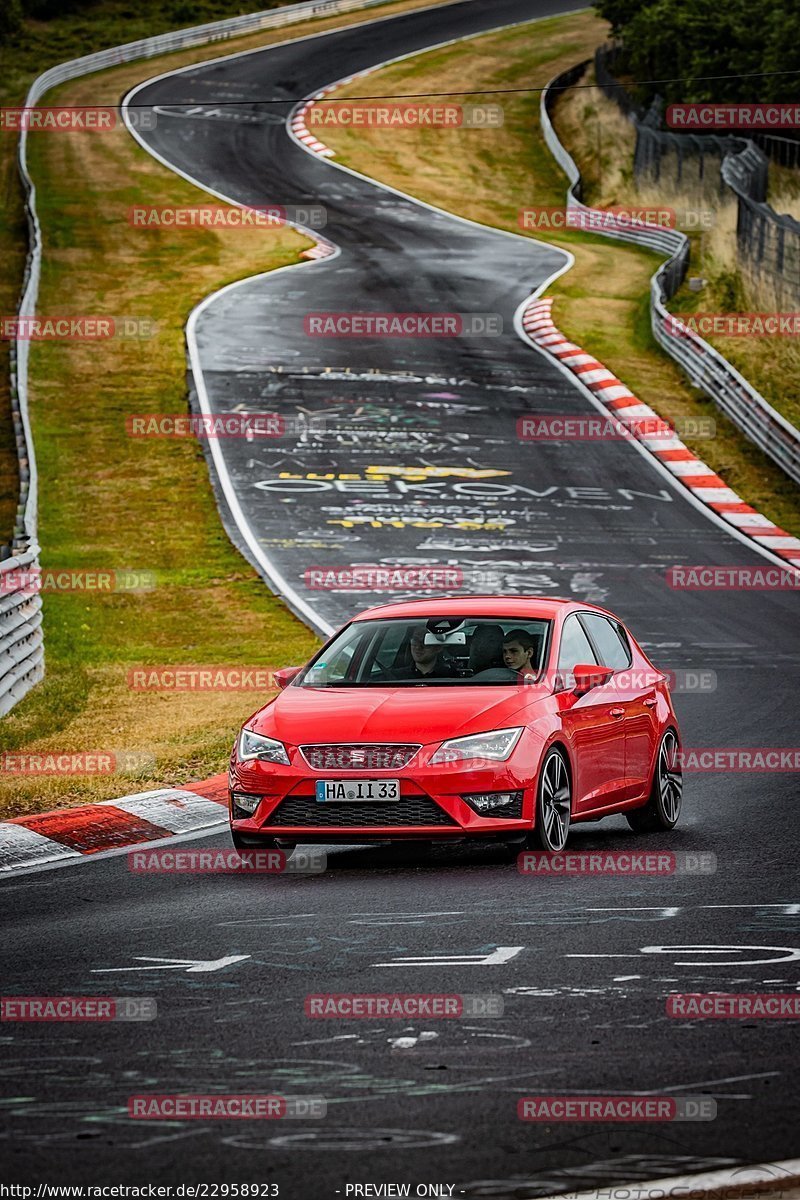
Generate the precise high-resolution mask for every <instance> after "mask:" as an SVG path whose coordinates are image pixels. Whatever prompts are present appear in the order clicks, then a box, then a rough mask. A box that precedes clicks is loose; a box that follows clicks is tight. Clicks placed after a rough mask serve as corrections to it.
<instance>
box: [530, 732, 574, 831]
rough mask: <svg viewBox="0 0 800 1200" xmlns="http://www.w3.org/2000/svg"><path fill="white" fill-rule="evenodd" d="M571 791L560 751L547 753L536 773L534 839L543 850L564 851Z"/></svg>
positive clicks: (569, 814)
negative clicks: (537, 781)
mask: <svg viewBox="0 0 800 1200" xmlns="http://www.w3.org/2000/svg"><path fill="white" fill-rule="evenodd" d="M571 814H572V789H571V787H570V781H569V772H568V770H567V764H566V762H565V761H564V755H563V754H562V753H561V751H560V750H550V751H549V752H548V754H547V756H546V758H545V760H544V762H543V764H542V769H541V772H540V773H539V787H538V789H537V798H536V828H535V829H534V837H535V840H536V842H537V843H538V845H539V846H540V847H541V849H542V850H563V849H564V847H565V845H566V844H567V837H568V836H569V822H570V816H571Z"/></svg>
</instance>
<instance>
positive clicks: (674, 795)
mask: <svg viewBox="0 0 800 1200" xmlns="http://www.w3.org/2000/svg"><path fill="white" fill-rule="evenodd" d="M682 802H683V772H682V770H681V761H680V745H679V743H678V738H677V735H676V733H675V730H674V729H668V730H667V732H666V733H665V734H664V736H663V737H662V739H661V744H660V746H659V747H658V757H657V759H656V770H655V775H654V776H653V787H652V789H651V792H650V799H649V800H648V801H647V804H645V805H644V807H643V808H635V809H634V810H633V812H629V813H626V814H625V815H626V818H627V821H628V824H629V825H630V827H631V829H633V830H635V831H636V832H637V833H646V832H649V831H650V830H655V829H674V828H675V826H676V825H677V823H678V818H679V817H680V815H681V805H682Z"/></svg>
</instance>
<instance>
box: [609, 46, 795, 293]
mask: <svg viewBox="0 0 800 1200" xmlns="http://www.w3.org/2000/svg"><path fill="white" fill-rule="evenodd" d="M619 54H620V48H619V47H617V46H600V47H599V48H598V49H597V51H596V52H595V77H596V79H597V83H598V86H599V87H600V88H601V90H602V91H603V93H604V95H606V96H608V98H609V99H611V100H613V101H614V102H615V103H616V104H617V105H618V106H619V108H620V109H621V110H622V112H624V113H625V114H626V116H628V117H629V119H630V120H631V121H632V122H633V125H634V128H635V130H636V148H635V151H634V161H633V168H634V177H635V178H636V180H637V181H638V182H645V181H646V182H649V183H654V184H657V185H659V186H661V187H667V186H668V184H669V183H670V182H671V183H672V185H673V186H674V187H676V188H677V187H680V188H683V189H686V188H689V189H692V190H694V191H696V192H697V193H698V194H700V195H704V196H708V195H709V193H710V192H713V193H716V194H717V195H719V196H723V195H724V194H725V192H726V190H727V189H730V190H731V191H732V192H733V193H734V195H735V196H736V202H737V218H736V245H737V251H738V255H739V259H740V261H741V262H742V263H743V264H744V265H746V267H747V268H748V270H749V272H750V273H751V274H752V275H753V276H755V277H756V278H758V279H759V280H761V281H765V282H768V283H769V285H770V286H771V289H772V291H773V292H774V294H775V296H776V298H777V299H778V301H779V302H780V303H785V304H788V305H791V306H794V305H797V304H800V222H798V221H796V220H795V219H794V217H791V216H789V214H788V213H777V212H775V210H774V209H773V208H771V207H770V205H769V204H768V203H767V194H768V186H769V167H770V163H771V162H772V163H775V164H776V165H779V166H781V167H788V168H790V169H791V168H798V169H800V142H798V141H794V140H792V139H790V138H782V137H776V136H774V135H772V134H756V135H754V136H753V137H747V138H743V137H736V136H729V137H721V136H719V135H717V134H696V133H673V132H671V131H669V130H666V129H662V128H661V104H660V102H659V101H658V100H656V101H654V102H653V104H652V105H651V106H650V108H649V109H648V110H647V111H646V112H644V111H643V110H642V108H641V106H640V105H639V104H638V103H637V102H636V100H635V99H634V98H633V97H632V96H631V95H630V93H629V92H628V90H627V88H625V86H624V85H623V84H621V83H620V82H619V80H617V79H616V78H615V77H614V74H613V67H614V64H615V62H616V61H618V58H619Z"/></svg>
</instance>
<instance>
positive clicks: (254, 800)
mask: <svg viewBox="0 0 800 1200" xmlns="http://www.w3.org/2000/svg"><path fill="white" fill-rule="evenodd" d="M232 799H233V807H234V809H237V808H238V809H239V810H240V812H241V815H242V816H243V817H250V816H252V815H253V813H254V812H255V811H256V809H257V808H258V806H259V804H260V803H261V797H260V796H251V795H250V794H249V793H248V792H234V793H233V795H232ZM234 815H236V814H235V813H234Z"/></svg>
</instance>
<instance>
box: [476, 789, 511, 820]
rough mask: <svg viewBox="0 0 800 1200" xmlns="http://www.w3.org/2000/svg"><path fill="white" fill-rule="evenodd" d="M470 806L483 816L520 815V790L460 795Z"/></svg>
mask: <svg viewBox="0 0 800 1200" xmlns="http://www.w3.org/2000/svg"><path fill="white" fill-rule="evenodd" d="M461 799H462V800H466V802H467V804H468V805H469V806H470V808H474V809H475V811H476V812H478V813H481V814H482V815H483V816H498V817H518V816H521V815H522V792H478V793H477V794H475V795H471V796H462V797H461Z"/></svg>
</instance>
